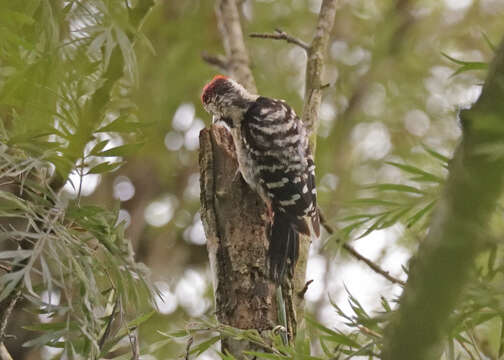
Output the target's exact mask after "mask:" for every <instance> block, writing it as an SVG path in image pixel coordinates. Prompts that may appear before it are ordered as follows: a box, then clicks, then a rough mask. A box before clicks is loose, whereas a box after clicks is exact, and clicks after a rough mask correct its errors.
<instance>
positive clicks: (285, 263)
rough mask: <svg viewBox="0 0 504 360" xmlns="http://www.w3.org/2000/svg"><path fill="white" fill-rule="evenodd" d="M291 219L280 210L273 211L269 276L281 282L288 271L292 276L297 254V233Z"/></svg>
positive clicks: (276, 281) (294, 220) (293, 220)
mask: <svg viewBox="0 0 504 360" xmlns="http://www.w3.org/2000/svg"><path fill="white" fill-rule="evenodd" d="M296 220H297V219H293V218H292V217H289V216H287V215H285V214H284V213H282V212H275V217H274V219H273V226H272V227H271V235H270V245H269V264H270V276H271V278H272V279H273V281H275V283H277V284H281V283H282V281H283V278H284V276H285V274H286V273H287V272H288V273H289V276H290V277H292V276H293V274H294V267H295V265H296V262H297V259H298V256H299V233H298V229H297V224H296Z"/></svg>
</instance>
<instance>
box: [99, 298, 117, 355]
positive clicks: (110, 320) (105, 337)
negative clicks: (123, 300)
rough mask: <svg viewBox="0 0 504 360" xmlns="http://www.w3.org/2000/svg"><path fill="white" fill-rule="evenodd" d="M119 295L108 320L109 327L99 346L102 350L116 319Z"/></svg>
mask: <svg viewBox="0 0 504 360" xmlns="http://www.w3.org/2000/svg"><path fill="white" fill-rule="evenodd" d="M119 301H120V300H119V296H117V298H116V301H115V303H114V308H113V309H112V313H111V314H110V317H109V319H108V321H107V327H106V328H105V332H104V333H103V336H102V337H101V339H100V341H99V343H98V347H99V348H100V350H102V349H103V345H105V341H106V340H107V338H108V336H109V335H110V330H111V329H112V322H113V321H114V319H115V316H116V313H117V306H118V305H119Z"/></svg>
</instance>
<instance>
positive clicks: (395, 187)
mask: <svg viewBox="0 0 504 360" xmlns="http://www.w3.org/2000/svg"><path fill="white" fill-rule="evenodd" d="M367 189H376V190H379V191H399V192H407V193H415V194H422V195H424V194H425V192H424V191H422V190H420V189H417V188H415V187H413V186H409V185H401V184H378V185H371V186H368V187H367Z"/></svg>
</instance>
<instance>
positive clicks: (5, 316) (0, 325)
mask: <svg viewBox="0 0 504 360" xmlns="http://www.w3.org/2000/svg"><path fill="white" fill-rule="evenodd" d="M20 298H21V290H20V289H19V288H18V289H17V290H15V291H14V292H13V293H12V295H11V296H10V299H9V302H8V304H7V307H6V308H5V310H4V311H3V313H2V320H1V322H0V342H2V341H3V340H4V339H5V338H6V335H5V330H6V328H7V323H8V322H9V317H10V315H11V313H12V311H13V310H14V307H15V306H16V303H17V302H18V300H19V299H20Z"/></svg>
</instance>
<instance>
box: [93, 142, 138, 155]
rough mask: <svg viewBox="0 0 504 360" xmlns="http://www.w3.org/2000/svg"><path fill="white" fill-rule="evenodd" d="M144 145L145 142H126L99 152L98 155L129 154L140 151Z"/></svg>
mask: <svg viewBox="0 0 504 360" xmlns="http://www.w3.org/2000/svg"><path fill="white" fill-rule="evenodd" d="M142 146H143V143H138V144H126V145H121V146H117V147H115V148H112V149H108V150H105V151H102V152H100V153H98V154H97V155H96V156H103V157H107V156H128V155H132V154H135V153H137V152H138V150H139V149H140V148H141V147H142Z"/></svg>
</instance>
